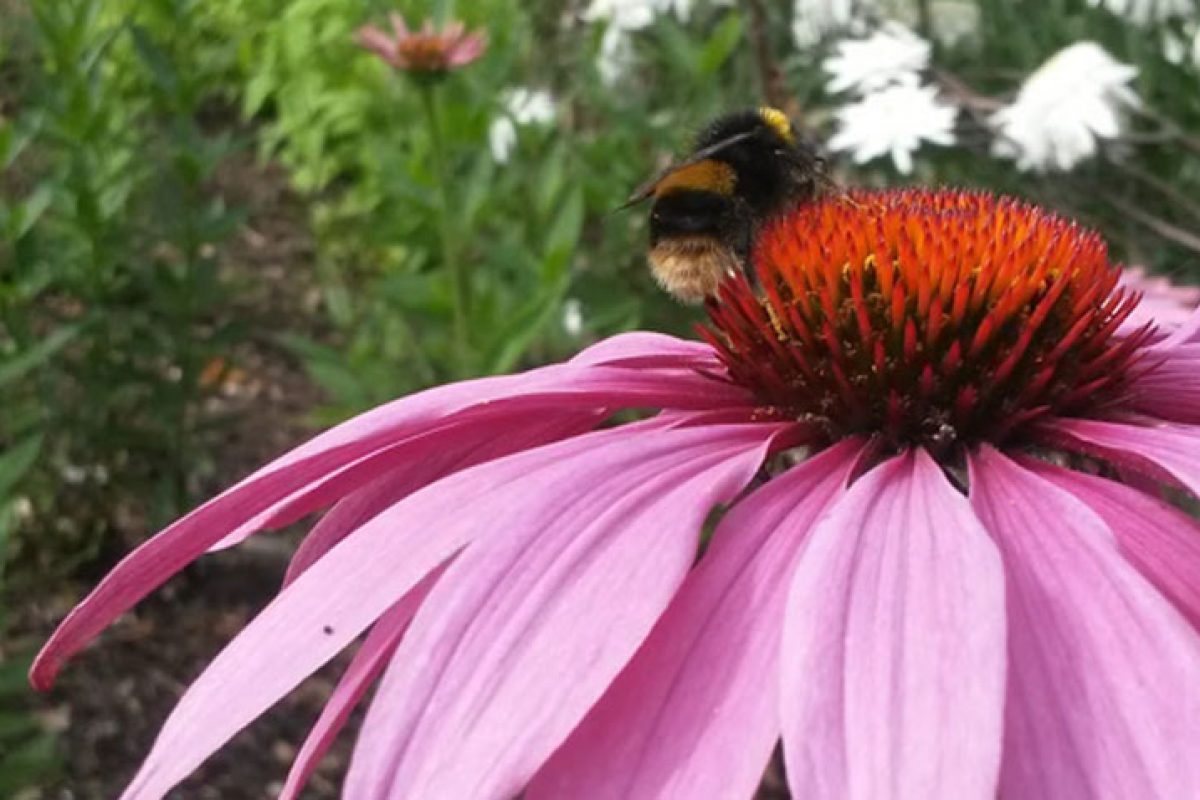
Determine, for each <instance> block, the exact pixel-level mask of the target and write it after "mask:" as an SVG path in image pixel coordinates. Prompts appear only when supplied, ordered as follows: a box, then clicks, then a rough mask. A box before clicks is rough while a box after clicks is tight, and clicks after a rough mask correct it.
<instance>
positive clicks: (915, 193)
mask: <svg viewBox="0 0 1200 800" xmlns="http://www.w3.org/2000/svg"><path fill="white" fill-rule="evenodd" d="M752 264H753V270H754V273H755V275H756V277H757V283H758V286H757V287H754V286H752V284H751V282H750V281H748V280H747V279H746V278H745V277H744V276H740V275H739V276H737V277H734V278H731V279H730V280H728V281H726V283H725V284H724V285H723V286H722V287H721V289H720V291H719V294H718V297H717V298H715V299H713V300H711V301H710V302H709V304H708V313H709V317H710V319H711V325H710V327H707V328H703V329H702V331H701V333H702V335H704V336H705V338H706V339H707V340H708V341H709V342H710V343H711V344H713V346H714V347H716V348H717V350H718V352H719V353H720V355H721V358H722V360H723V361H724V362H725V364H726V366H727V367H728V369H729V372H730V375H731V377H732V378H733V380H735V381H736V382H738V383H740V384H742V385H743V386H746V387H748V388H749V389H751V390H752V391H753V392H754V393H755V395H756V396H757V397H758V398H759V399H760V400H761V401H762V403H763V404H764V405H765V406H768V407H770V408H771V409H773V410H774V411H775V412H776V413H780V414H785V415H788V416H794V417H795V418H797V419H799V420H802V421H806V422H809V423H812V424H813V425H814V426H816V427H817V428H818V429H819V430H820V431H822V432H823V433H824V434H825V435H826V436H827V437H828V438H830V439H836V438H840V437H843V436H847V435H851V434H861V433H867V434H882V435H883V436H884V437H886V439H887V440H888V441H889V442H891V443H892V444H893V445H895V446H908V445H922V446H925V447H927V448H929V449H931V450H932V451H934V452H935V453H944V452H947V451H948V450H949V449H951V448H952V447H954V446H955V445H957V444H971V443H974V442H979V441H991V442H998V441H1002V440H1005V439H1008V438H1010V437H1012V436H1014V435H1016V434H1018V433H1019V432H1020V430H1021V429H1022V428H1023V427H1024V426H1026V425H1028V424H1029V423H1030V422H1031V421H1032V420H1035V419H1037V418H1039V417H1041V416H1043V415H1046V414H1068V415H1069V414H1079V413H1083V412H1088V411H1094V410H1095V409H1097V408H1098V407H1101V406H1103V405H1105V404H1111V403H1113V402H1114V401H1116V400H1118V399H1119V398H1120V396H1121V394H1122V392H1123V391H1124V389H1125V388H1126V386H1127V385H1128V381H1129V377H1130V367H1131V366H1132V365H1133V363H1134V362H1135V361H1136V360H1137V358H1138V356H1139V353H1140V351H1141V349H1142V345H1143V344H1144V343H1145V342H1146V340H1147V338H1148V337H1149V335H1150V333H1151V332H1150V330H1148V329H1140V330H1138V331H1137V332H1136V333H1134V334H1132V335H1127V336H1116V335H1114V334H1115V333H1116V331H1117V328H1118V327H1119V326H1120V325H1121V323H1122V322H1123V321H1124V320H1125V319H1126V317H1128V316H1129V313H1130V312H1131V311H1132V310H1133V308H1134V307H1135V306H1136V305H1137V302H1138V300H1139V296H1138V295H1137V294H1136V293H1133V292H1130V291H1128V290H1126V289H1124V288H1119V287H1118V286H1117V279H1118V276H1119V270H1118V268H1117V267H1115V266H1113V265H1111V264H1110V263H1109V261H1108V253H1107V248H1106V246H1105V244H1104V241H1103V240H1102V239H1101V238H1100V236H1099V235H1098V234H1096V233H1094V232H1092V231H1089V230H1086V229H1084V228H1081V227H1079V226H1078V225H1076V224H1075V223H1073V222H1069V221H1067V220H1064V219H1061V218H1059V217H1056V216H1054V215H1052V214H1049V213H1047V212H1045V211H1042V210H1040V209H1038V208H1035V207H1033V206H1030V205H1026V204H1024V203H1021V202H1019V201H1016V200H1012V199H1007V198H995V197H993V196H991V195H988V194H983V193H975V192H966V191H947V190H903V191H879V192H865V191H864V192H852V193H850V194H848V195H846V196H842V197H831V198H827V199H824V200H821V201H817V202H813V203H808V204H804V205H801V206H798V207H796V208H794V209H792V210H790V211H788V212H786V213H785V214H783V215H781V216H780V217H778V218H776V219H774V220H772V221H771V222H769V223H767V224H766V225H765V226H764V228H763V229H762V231H761V232H760V234H759V236H758V239H757V241H756V243H755V247H754V250H753V254H752Z"/></svg>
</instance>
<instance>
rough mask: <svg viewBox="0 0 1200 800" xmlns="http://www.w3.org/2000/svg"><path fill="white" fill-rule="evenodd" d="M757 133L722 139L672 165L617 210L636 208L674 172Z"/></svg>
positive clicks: (635, 191) (639, 188)
mask: <svg viewBox="0 0 1200 800" xmlns="http://www.w3.org/2000/svg"><path fill="white" fill-rule="evenodd" d="M755 133H756V131H746V132H744V133H739V134H736V135H734V136H730V137H729V138H728V139H722V140H721V141H719V142H716V143H715V144H710V145H709V146H708V147H705V148H704V149H702V150H697V151H696V152H695V153H692V154H691V155H690V156H688V158H687V160H686V161H681V162H679V163H678V164H672V165H671V166H669V167H667V168H666V169H664V170H662V171H661V172H659V173H658V174H657V175H655V176H654V177H653V178H651V179H650V180H648V181H646V182H645V183H643V184H642V185H641V186H639V187H638V188H637V189H635V190H634V192H633V194H631V195H629V199H628V200H626V201H625V203H624V204H623V205H621V206H619V207H617V208H616V209H615V210H616V211H623V210H625V209H627V208H629V207H630V206H636V205H637V204H638V203H640V202H642V201H643V200H646V199H647V198H649V197H650V196H651V195H653V194H654V190H655V189H656V188H658V185H659V184H660V183H662V181H663V179H664V178H666V177H667V176H668V175H670V174H671V173H672V172H676V171H678V170H681V169H683V168H684V167H690V166H691V165H692V164H695V163H697V162H700V161H704V160H705V159H707V158H712V157H713V156H715V155H716V154H717V153H719V152H721V151H722V150H724V149H725V148H726V147H730V146H731V145H735V144H737V143H738V142H744V141H745V140H747V139H749V138H751V137H752V136H754V135H755Z"/></svg>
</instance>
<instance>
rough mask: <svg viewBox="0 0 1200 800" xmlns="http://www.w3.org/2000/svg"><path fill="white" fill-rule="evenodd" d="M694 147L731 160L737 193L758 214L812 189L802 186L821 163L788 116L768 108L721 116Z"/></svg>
mask: <svg viewBox="0 0 1200 800" xmlns="http://www.w3.org/2000/svg"><path fill="white" fill-rule="evenodd" d="M696 150H697V152H699V153H706V154H707V155H708V157H709V158H711V159H712V160H714V161H718V162H720V163H723V164H727V165H728V166H729V167H730V168H731V169H732V170H733V173H734V175H735V182H736V186H737V194H738V195H739V196H740V197H742V198H743V199H744V200H745V201H746V202H747V203H748V204H749V205H750V206H751V207H752V208H754V209H755V210H756V211H757V212H760V213H766V212H769V211H771V210H774V209H775V208H777V207H778V206H779V205H780V204H781V203H782V202H783V201H785V200H787V199H788V198H790V197H792V196H794V195H795V194H797V193H799V192H800V191H802V190H806V189H808V188H809V187H805V186H802V185H800V184H802V183H803V182H804V181H807V180H809V179H810V178H811V176H812V174H813V173H814V171H815V170H816V169H817V168H819V166H820V162H819V159H818V158H817V156H816V154H815V153H814V152H813V150H812V149H811V148H810V147H807V146H805V145H804V144H802V143H801V142H800V141H799V139H798V137H797V136H796V132H795V130H794V129H793V127H792V124H791V122H790V121H789V120H788V118H787V115H786V114H784V113H783V112H782V111H780V110H779V109H776V108H769V107H763V108H757V109H752V110H748V111H739V112H736V113H733V114H727V115H726V116H723V117H721V118H720V119H718V120H716V121H715V122H713V123H712V124H711V125H709V126H708V128H706V129H705V130H704V131H703V133H701V134H700V136H699V138H698V139H697V141H696Z"/></svg>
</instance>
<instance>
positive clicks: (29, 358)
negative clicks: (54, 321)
mask: <svg viewBox="0 0 1200 800" xmlns="http://www.w3.org/2000/svg"><path fill="white" fill-rule="evenodd" d="M80 330H82V326H81V325H65V326H63V327H61V328H59V329H58V330H56V331H54V333H52V334H50V335H49V336H47V337H46V338H44V339H42V340H41V341H40V342H38V343H37V344H35V345H34V346H33V347H30V348H29V349H28V350H26V351H25V352H24V353H19V354H17V355H16V356H15V357H14V358H10V359H9V360H8V361H4V362H0V386H7V385H8V384H10V383H12V382H13V381H15V380H17V379H18V378H20V377H21V376H23V375H25V374H26V373H28V372H30V371H32V370H34V369H37V368H38V367H39V366H41V365H42V364H44V363H45V362H46V361H48V360H50V359H51V358H53V357H54V355H55V354H56V353H58V351H59V350H62V349H63V348H64V347H66V346H67V345H68V344H70V342H71V340H72V339H74V338H75V336H76V335H78V334H79V332H80Z"/></svg>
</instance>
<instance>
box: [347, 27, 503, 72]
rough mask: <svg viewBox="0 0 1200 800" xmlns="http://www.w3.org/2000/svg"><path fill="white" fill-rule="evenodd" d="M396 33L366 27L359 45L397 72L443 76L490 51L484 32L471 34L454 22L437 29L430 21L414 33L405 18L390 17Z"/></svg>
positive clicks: (363, 29) (393, 30)
mask: <svg viewBox="0 0 1200 800" xmlns="http://www.w3.org/2000/svg"><path fill="white" fill-rule="evenodd" d="M388 18H389V20H390V21H391V23H392V32H391V33H388V32H387V31H383V30H380V29H379V28H376V27H375V26H373V25H364V26H363V27H361V28H359V30H358V43H359V44H361V45H362V46H363V47H365V48H367V49H368V50H370V51H371V52H373V53H375V54H376V55H377V56H379V57H380V58H382V59H383V60H384V61H386V62H387V63H388V64H391V65H392V66H393V67H395V68H396V69H400V70H405V71H407V72H415V73H443V72H449V71H450V70H452V69H455V68H457V67H461V66H464V65H466V64H470V63H471V62H472V61H475V60H476V59H478V58H479V57H480V56H482V55H483V51H484V49H485V48H486V40H485V38H484V35H483V34H482V33H467V31H466V27H465V26H464V25H463V24H462V23H461V22H452V23H450V24H449V25H447V26H446V27H445V28H444V29H442V30H440V31H439V30H436V29H435V28H434V27H433V22H432V21H430V20H426V21H425V24H424V25H422V26H421V30H419V31H410V30H409V29H408V26H407V25H405V24H404V17H402V16H400V15H399V14H397V13H394V12H393V13H392V14H390V15H389V16H388Z"/></svg>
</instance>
